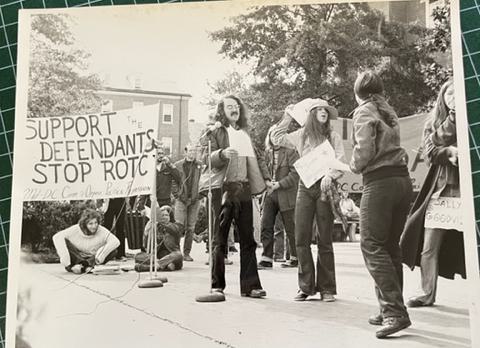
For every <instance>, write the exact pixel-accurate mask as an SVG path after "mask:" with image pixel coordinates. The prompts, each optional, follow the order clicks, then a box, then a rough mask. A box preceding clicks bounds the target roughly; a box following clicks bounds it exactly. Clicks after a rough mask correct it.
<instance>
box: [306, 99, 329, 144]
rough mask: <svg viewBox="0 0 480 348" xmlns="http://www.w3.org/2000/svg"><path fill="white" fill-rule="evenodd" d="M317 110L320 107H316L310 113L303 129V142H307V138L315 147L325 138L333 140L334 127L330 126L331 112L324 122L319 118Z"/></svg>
mask: <svg viewBox="0 0 480 348" xmlns="http://www.w3.org/2000/svg"><path fill="white" fill-rule="evenodd" d="M317 110H318V108H317V107H315V108H313V109H312V110H310V112H309V113H308V117H307V121H306V122H305V130H304V131H303V137H302V144H305V141H306V140H307V139H308V140H309V142H310V144H311V145H312V146H314V147H315V146H317V145H320V144H321V143H323V141H324V140H325V139H327V140H328V141H331V137H332V127H331V126H330V113H329V114H328V119H327V122H325V123H324V124H322V123H320V122H318V120H317ZM327 112H328V111H327ZM302 147H303V146H302Z"/></svg>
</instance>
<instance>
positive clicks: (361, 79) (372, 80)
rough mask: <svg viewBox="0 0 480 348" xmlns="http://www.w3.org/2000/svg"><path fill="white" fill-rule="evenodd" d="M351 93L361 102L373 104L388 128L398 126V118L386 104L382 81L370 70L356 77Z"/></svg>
mask: <svg viewBox="0 0 480 348" xmlns="http://www.w3.org/2000/svg"><path fill="white" fill-rule="evenodd" d="M353 91H354V92H355V94H356V95H357V96H358V97H359V98H360V99H362V100H368V101H370V102H372V103H373V104H375V106H376V107H377V110H378V112H379V114H380V116H382V119H383V121H384V122H385V123H386V124H387V125H389V126H390V127H395V126H396V125H398V117H397V114H396V113H395V111H394V110H393V108H392V107H391V106H390V105H389V104H388V103H387V101H386V100H385V97H384V96H383V93H384V86H383V81H382V79H381V78H380V76H378V74H376V73H374V72H373V71H371V70H367V71H364V72H363V73H361V74H360V75H358V77H357V79H356V80H355V84H354V86H353Z"/></svg>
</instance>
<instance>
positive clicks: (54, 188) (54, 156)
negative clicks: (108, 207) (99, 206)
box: [24, 104, 159, 200]
mask: <svg viewBox="0 0 480 348" xmlns="http://www.w3.org/2000/svg"><path fill="white" fill-rule="evenodd" d="M158 110H159V109H158V104H157V105H151V106H146V107H143V108H136V109H129V110H122V111H117V112H110V113H103V114H91V115H80V116H65V117H44V118H29V119H27V121H26V122H27V123H26V127H27V132H26V136H25V141H26V144H27V146H28V151H26V153H25V155H26V156H28V157H29V161H28V163H30V164H31V166H30V167H29V172H28V173H25V175H28V178H29V181H28V184H27V187H26V189H25V190H24V199H25V200H74V199H96V198H114V197H122V196H126V195H138V194H145V193H150V191H151V184H152V182H153V175H154V173H153V162H152V161H153V157H152V150H153V147H152V139H155V138H156V129H157V120H158V113H159V111H158Z"/></svg>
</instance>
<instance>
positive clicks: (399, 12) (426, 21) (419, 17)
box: [369, 0, 445, 28]
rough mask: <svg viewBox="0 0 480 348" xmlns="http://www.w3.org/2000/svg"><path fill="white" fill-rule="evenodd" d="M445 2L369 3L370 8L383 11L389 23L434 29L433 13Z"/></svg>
mask: <svg viewBox="0 0 480 348" xmlns="http://www.w3.org/2000/svg"><path fill="white" fill-rule="evenodd" d="M444 4H445V0H411V1H388V2H387V1H380V2H371V3H369V5H370V7H372V8H375V9H377V10H379V11H381V12H382V13H383V14H384V15H385V18H386V19H387V21H395V22H401V23H417V24H420V25H423V26H426V27H427V28H431V27H433V25H434V23H433V20H432V17H431V14H432V11H433V9H434V8H435V7H437V6H443V5H444Z"/></svg>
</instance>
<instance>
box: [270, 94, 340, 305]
mask: <svg viewBox="0 0 480 348" xmlns="http://www.w3.org/2000/svg"><path fill="white" fill-rule="evenodd" d="M301 103H302V104H305V106H306V108H305V110H306V112H307V115H308V116H307V120H306V122H305V126H304V127H302V128H300V129H298V130H296V131H294V132H292V133H288V134H287V130H288V127H289V125H290V123H291V121H292V117H291V115H290V114H289V108H287V110H286V112H285V116H284V118H283V119H282V121H281V122H280V123H279V124H278V126H277V127H276V129H275V130H274V131H273V132H272V134H271V140H272V143H273V144H274V145H276V146H284V147H289V148H295V149H296V150H297V151H298V153H299V155H300V157H302V156H305V155H306V154H308V153H309V152H310V151H312V150H313V149H315V148H316V147H317V146H318V145H321V144H322V143H323V142H325V141H328V142H329V143H330V144H331V145H332V147H333V149H334V151H335V157H336V158H337V159H339V160H341V159H343V158H344V157H345V153H344V149H343V143H342V139H341V138H340V135H339V134H338V133H336V132H335V131H333V130H332V128H331V126H330V120H332V119H336V118H337V116H338V112H337V110H336V109H335V108H334V107H333V106H330V105H328V103H327V102H326V101H325V100H322V99H306V100H304V101H302V102H301ZM341 176H342V172H340V171H337V170H331V169H330V170H328V173H327V174H326V175H325V176H324V177H323V178H321V179H320V180H318V181H317V182H316V183H314V184H313V185H312V186H310V187H309V188H307V187H306V186H305V184H304V183H303V181H302V180H300V183H299V187H298V193H297V199H296V205H295V242H296V250H297V257H298V264H299V265H298V266H299V267H298V285H299V288H300V289H299V291H298V293H297V295H296V296H295V298H294V300H295V301H305V300H306V299H307V297H308V296H311V295H315V294H316V293H317V292H320V298H321V299H322V300H323V301H325V302H333V301H335V296H334V295H336V293H337V287H336V280H335V260H334V255H333V246H332V233H333V220H334V214H333V211H332V195H331V190H335V189H336V180H337V179H338V178H340V177H341ZM314 218H315V219H316V221H317V228H318V235H317V247H318V255H317V269H316V272H315V265H314V262H313V257H312V251H311V248H310V245H311V242H312V233H313V221H314Z"/></svg>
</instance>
